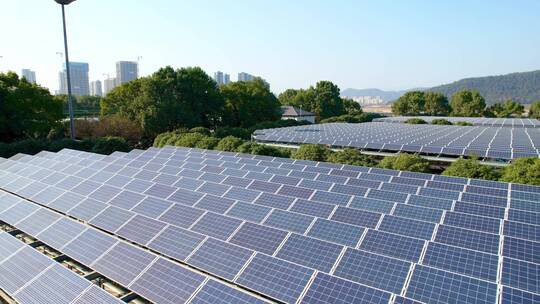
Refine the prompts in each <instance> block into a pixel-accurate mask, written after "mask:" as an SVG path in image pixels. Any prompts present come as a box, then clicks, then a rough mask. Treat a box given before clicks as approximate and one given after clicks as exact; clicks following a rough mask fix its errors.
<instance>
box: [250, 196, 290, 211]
mask: <svg viewBox="0 0 540 304" xmlns="http://www.w3.org/2000/svg"><path fill="white" fill-rule="evenodd" d="M293 202H294V198H293V197H289V196H283V195H276V194H270V193H263V194H261V196H259V197H258V198H257V200H255V202H254V203H255V204H258V205H263V206H267V207H271V208H278V209H288V208H289V206H290V205H291V204H292V203H293Z"/></svg>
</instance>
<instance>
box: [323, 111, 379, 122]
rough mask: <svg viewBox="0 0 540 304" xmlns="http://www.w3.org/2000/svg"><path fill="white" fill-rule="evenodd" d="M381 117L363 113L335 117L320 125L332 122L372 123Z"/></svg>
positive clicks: (375, 114) (325, 120)
mask: <svg viewBox="0 0 540 304" xmlns="http://www.w3.org/2000/svg"><path fill="white" fill-rule="evenodd" d="M379 117H381V115H380V114H377V113H362V114H360V115H349V114H345V115H340V116H334V117H329V118H326V119H323V120H321V121H320V122H319V123H332V122H348V123H361V122H370V121H372V120H373V119H375V118H379Z"/></svg>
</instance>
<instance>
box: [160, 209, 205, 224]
mask: <svg viewBox="0 0 540 304" xmlns="http://www.w3.org/2000/svg"><path fill="white" fill-rule="evenodd" d="M203 213H204V211H203V210H200V209H196V208H192V207H189V206H184V205H181V204H174V205H173V206H172V207H171V208H169V209H168V210H167V211H166V212H165V213H164V214H163V215H162V216H161V217H160V218H159V219H160V220H162V221H164V222H167V223H169V224H172V225H176V226H179V227H182V228H188V227H190V226H191V225H192V224H193V223H195V221H197V220H198V219H199V218H200V217H201V216H202V215H203Z"/></svg>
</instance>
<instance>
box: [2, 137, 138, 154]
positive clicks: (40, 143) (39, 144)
mask: <svg viewBox="0 0 540 304" xmlns="http://www.w3.org/2000/svg"><path fill="white" fill-rule="evenodd" d="M64 148H67V149H74V150H81V151H87V152H93V153H99V154H106V155H108V154H111V153H112V152H115V151H123V152H128V151H130V150H131V147H130V146H129V144H128V143H127V142H126V141H125V140H124V139H123V138H121V137H102V138H96V139H84V140H71V139H67V138H65V139H59V140H46V139H41V140H40V139H38V140H36V139H25V140H21V141H16V142H13V143H9V144H8V143H0V157H4V158H8V157H11V156H13V155H15V154H18V153H24V154H30V155H34V154H37V153H39V152H41V151H43V150H46V151H51V152H58V151H60V150H62V149H64Z"/></svg>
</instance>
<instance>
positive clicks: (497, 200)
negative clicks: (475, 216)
mask: <svg viewBox="0 0 540 304" xmlns="http://www.w3.org/2000/svg"><path fill="white" fill-rule="evenodd" d="M461 201H463V202H471V203H475V204H481V205H487V206H492V207H501V208H504V207H506V205H507V204H508V200H507V198H506V197H504V198H502V197H496V196H488V195H481V194H472V193H467V192H464V193H463V195H462V196H461Z"/></svg>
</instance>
